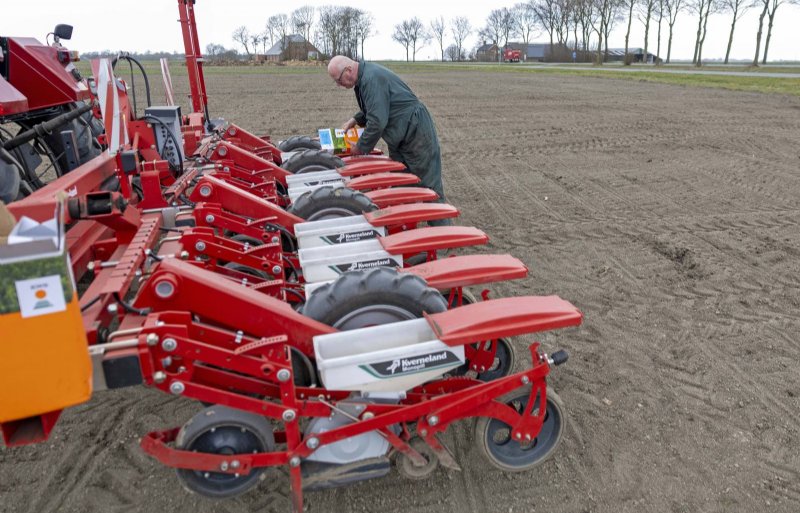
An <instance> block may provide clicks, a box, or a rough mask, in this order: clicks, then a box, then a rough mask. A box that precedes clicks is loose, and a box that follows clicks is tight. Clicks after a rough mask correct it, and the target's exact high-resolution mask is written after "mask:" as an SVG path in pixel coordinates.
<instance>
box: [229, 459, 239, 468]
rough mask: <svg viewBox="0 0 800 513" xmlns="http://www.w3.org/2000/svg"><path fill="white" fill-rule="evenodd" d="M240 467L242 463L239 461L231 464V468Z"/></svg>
mask: <svg viewBox="0 0 800 513" xmlns="http://www.w3.org/2000/svg"><path fill="white" fill-rule="evenodd" d="M240 465H241V463H239V460H233V461H232V462H231V468H239V466H240Z"/></svg>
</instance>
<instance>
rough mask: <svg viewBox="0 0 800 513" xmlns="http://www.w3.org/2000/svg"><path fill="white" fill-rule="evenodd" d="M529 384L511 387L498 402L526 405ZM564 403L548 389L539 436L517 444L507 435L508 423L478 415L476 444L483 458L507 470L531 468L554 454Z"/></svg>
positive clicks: (560, 432) (518, 470)
mask: <svg viewBox="0 0 800 513" xmlns="http://www.w3.org/2000/svg"><path fill="white" fill-rule="evenodd" d="M530 391H531V387H530V385H527V386H525V387H522V388H519V389H517V390H513V391H511V392H509V393H508V394H506V395H504V396H502V397H500V398H499V399H497V401H499V402H502V403H506V404H509V405H511V406H512V407H514V409H516V410H517V411H518V412H521V411H523V408H525V406H526V404H527V401H528V396H529V394H530ZM565 423H566V419H565V417H564V404H563V403H562V402H561V398H560V397H558V395H557V394H556V393H555V392H553V391H551V390H548V391H547V414H546V416H545V419H544V422H543V423H542V429H541V431H540V432H539V435H538V436H537V437H536V438H534V439H533V440H531V441H530V442H528V443H525V444H520V443H519V442H517V441H515V440H513V439H512V438H511V437H510V428H509V426H508V425H507V424H505V423H504V422H502V421H499V420H497V419H493V418H490V417H479V418H478V419H477V421H476V422H475V444H476V445H477V446H478V450H479V451H480V452H481V453H482V454H483V456H484V457H485V458H486V460H487V461H488V462H489V463H491V464H492V465H494V466H495V467H497V468H499V469H500V470H503V471H506V472H524V471H526V470H531V469H532V468H535V467H537V466H539V465H541V464H542V463H544V462H545V461H547V460H548V459H549V458H550V456H552V455H553V453H554V452H555V450H556V449H557V448H558V446H559V444H560V443H561V438H562V435H563V434H564V424H565Z"/></svg>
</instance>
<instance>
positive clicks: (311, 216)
mask: <svg viewBox="0 0 800 513" xmlns="http://www.w3.org/2000/svg"><path fill="white" fill-rule="evenodd" d="M377 209H378V206H377V205H375V203H373V202H372V201H371V200H370V199H369V198H368V197H367V196H365V195H364V194H362V193H360V192H358V191H354V190H353V189H348V188H347V187H331V186H327V185H326V186H324V187H319V188H318V189H314V190H313V191H309V192H307V193H305V194H303V195H302V196H300V197H299V198H297V201H295V202H294V203H292V205H291V206H290V207H289V209H288V210H289V212H290V213H292V214H294V215H296V216H298V217H302V218H303V219H305V220H306V221H321V220H323V219H334V218H337V217H349V216H355V215H361V214H363V213H365V212H372V211H373V210H377Z"/></svg>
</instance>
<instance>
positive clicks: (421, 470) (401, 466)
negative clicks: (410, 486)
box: [395, 437, 439, 481]
mask: <svg viewBox="0 0 800 513" xmlns="http://www.w3.org/2000/svg"><path fill="white" fill-rule="evenodd" d="M409 445H411V447H412V448H413V449H414V450H415V451H417V452H418V453H420V454H421V455H422V456H423V457H424V458H425V459H426V460H428V463H427V464H426V465H422V466H421V467H416V466H414V463H412V462H411V460H410V459H409V458H408V457H407V456H406V455H405V454H403V453H402V452H399V453H397V459H396V460H395V465H396V466H397V471H398V472H399V473H400V475H401V476H403V477H404V478H406V479H410V480H411V481H421V480H423V479H426V478H428V476H430V475H431V474H433V473H434V472H435V471H436V469H437V468H438V467H439V458H438V457H437V456H436V453H435V452H433V449H431V446H430V445H428V444H427V443H425V441H424V440H422V439H421V438H417V437H414V438H412V439H411V441H410V442H409Z"/></svg>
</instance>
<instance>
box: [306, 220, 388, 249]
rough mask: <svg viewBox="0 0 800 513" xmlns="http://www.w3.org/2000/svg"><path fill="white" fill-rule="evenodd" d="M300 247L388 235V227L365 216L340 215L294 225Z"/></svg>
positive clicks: (359, 240) (313, 246) (328, 244)
mask: <svg viewBox="0 0 800 513" xmlns="http://www.w3.org/2000/svg"><path fill="white" fill-rule="evenodd" d="M294 234H295V236H296V237H297V245H298V246H299V248H300V249H308V248H316V247H321V246H325V247H327V246H335V245H338V244H349V243H352V242H362V241H365V240H371V239H377V238H378V237H383V236H384V235H386V228H384V227H382V226H381V227H375V226H372V225H371V224H369V223H368V222H367V220H366V218H365V217H364V216H349V217H338V218H336V219H323V220H322V221H311V222H308V223H300V224H296V225H294Z"/></svg>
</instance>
